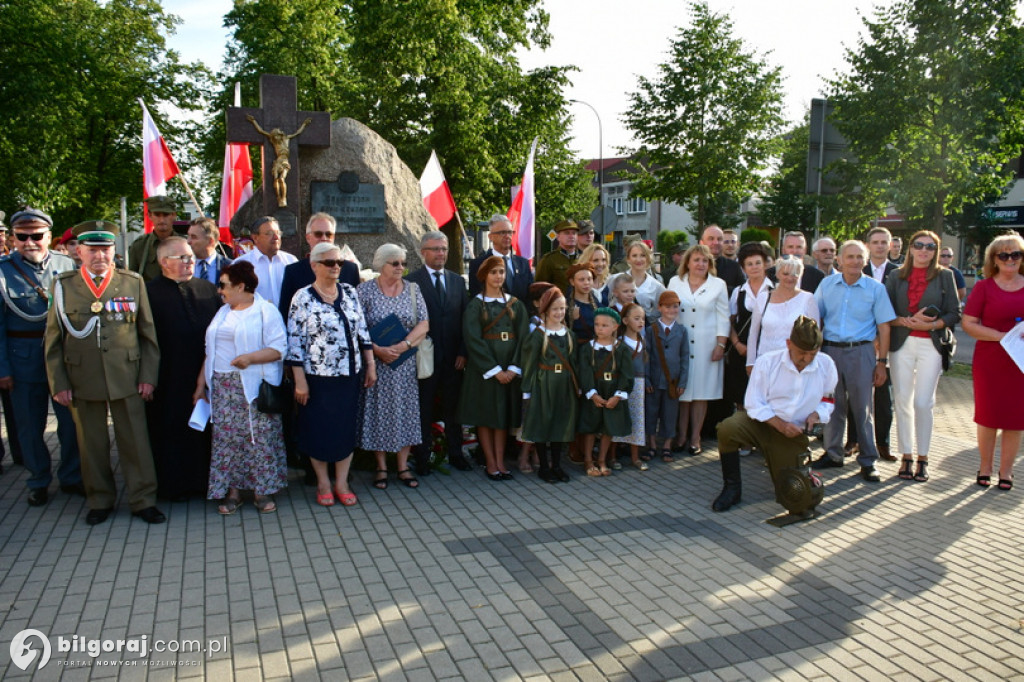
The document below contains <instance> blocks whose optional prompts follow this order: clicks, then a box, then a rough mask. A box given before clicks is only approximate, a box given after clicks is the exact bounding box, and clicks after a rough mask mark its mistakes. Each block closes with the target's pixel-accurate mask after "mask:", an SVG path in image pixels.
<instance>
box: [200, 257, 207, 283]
mask: <svg viewBox="0 0 1024 682" xmlns="http://www.w3.org/2000/svg"><path fill="white" fill-rule="evenodd" d="M208 267H209V266H208V264H207V263H206V261H204V260H201V261H199V279H206V273H207V268H208Z"/></svg>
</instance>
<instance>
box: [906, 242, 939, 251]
mask: <svg viewBox="0 0 1024 682" xmlns="http://www.w3.org/2000/svg"><path fill="white" fill-rule="evenodd" d="M911 246H912V247H914V248H915V249H917V250H918V251H921V250H924V251H935V250H936V249H938V248H939V245H938V244H932V243H931V242H927V243H926V242H914V243H913V244H911Z"/></svg>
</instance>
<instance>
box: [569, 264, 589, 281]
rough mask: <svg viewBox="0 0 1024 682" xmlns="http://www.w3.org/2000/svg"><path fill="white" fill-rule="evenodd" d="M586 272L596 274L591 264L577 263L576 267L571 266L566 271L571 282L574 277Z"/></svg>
mask: <svg viewBox="0 0 1024 682" xmlns="http://www.w3.org/2000/svg"><path fill="white" fill-rule="evenodd" d="M584 270H586V271H587V272H589V273H590V274H591V275H593V274H594V266H593V265H591V264H590V263H576V264H575V265H570V266H569V269H568V270H566V271H565V278H566V279H567V280H569V281H570V282H571V281H572V278H573V277H575V276H576V275H577V274H578V273H580V272H583V271H584Z"/></svg>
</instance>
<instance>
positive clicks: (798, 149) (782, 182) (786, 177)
mask: <svg viewBox="0 0 1024 682" xmlns="http://www.w3.org/2000/svg"><path fill="white" fill-rule="evenodd" d="M809 144H810V130H809V124H808V122H807V119H806V117H805V119H804V122H803V123H801V124H800V125H798V126H796V127H794V128H793V129H791V130H789V131H788V132H786V133H785V134H784V135H783V136H782V140H781V146H782V154H781V156H780V159H779V165H778V168H777V169H776V170H775V172H774V173H772V174H771V176H769V178H768V181H767V183H766V184H767V187H766V189H765V193H764V195H763V196H762V197H761V204H760V206H759V207H758V213H760V215H761V219H762V221H764V224H765V225H771V226H773V227H780V228H782V229H783V230H807V229H809V228H813V227H814V208H815V197H814V196H812V195H809V194H807V192H806V178H807V147H808V145H809Z"/></svg>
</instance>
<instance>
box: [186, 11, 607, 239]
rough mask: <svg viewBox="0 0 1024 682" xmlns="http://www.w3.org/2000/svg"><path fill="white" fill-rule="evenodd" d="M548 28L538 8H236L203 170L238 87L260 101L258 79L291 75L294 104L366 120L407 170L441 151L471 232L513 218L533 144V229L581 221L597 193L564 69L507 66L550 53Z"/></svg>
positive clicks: (218, 151)
mask: <svg viewBox="0 0 1024 682" xmlns="http://www.w3.org/2000/svg"><path fill="white" fill-rule="evenodd" d="M547 21H548V18H547V14H546V13H545V12H544V11H543V10H542V9H541V2H540V0H505V1H503V2H498V1H497V0H474V1H473V2H468V3H465V2H460V3H456V2H438V1H436V0H414V1H411V2H405V3H400V4H395V3H381V2H379V1H378V0H237V1H236V3H235V7H234V9H233V10H232V11H231V12H230V13H229V14H228V15H227V16H226V18H225V23H226V25H227V26H228V27H229V28H231V29H233V36H232V41H231V43H230V45H229V50H228V57H227V60H226V63H227V67H226V73H224V74H221V79H222V80H223V81H224V82H225V87H224V90H223V91H222V92H221V93H220V94H219V96H218V97H217V98H216V99H215V100H214V102H213V104H212V107H211V109H210V114H211V118H210V127H209V129H208V133H207V135H206V139H205V150H206V151H205V157H206V160H207V163H208V165H209V166H210V167H211V168H218V167H219V165H220V158H221V157H222V155H223V144H224V133H223V112H224V108H225V107H226V106H227V105H229V104H230V103H231V98H232V93H233V84H234V82H235V81H240V82H241V83H242V84H243V94H244V98H245V102H244V103H245V104H247V105H256V104H257V93H258V80H259V75H260V74H261V73H279V74H293V75H295V76H297V77H298V90H299V106H300V107H302V108H304V109H312V110H321V111H328V112H330V113H331V114H332V116H333V117H335V118H337V117H342V116H349V117H352V118H355V119H357V120H359V121H361V122H363V123H365V124H366V125H368V126H370V127H371V128H373V129H374V130H375V131H376V132H377V133H379V134H380V135H382V136H383V137H384V138H385V139H387V140H388V141H389V142H391V143H392V144H394V145H395V147H396V148H397V150H398V153H399V155H400V156H401V158H402V159H403V160H404V161H405V162H406V163H407V164H408V165H409V166H410V168H412V169H413V171H414V172H417V173H418V172H419V170H420V169H421V168H422V167H423V166H424V165H425V164H426V161H427V159H428V158H429V156H430V152H431V150H432V149H434V150H436V151H437V153H438V157H439V158H440V160H441V164H442V166H443V167H444V170H445V175H446V176H447V178H448V182H449V186H450V187H451V189H452V193H453V194H454V196H455V199H456V202H457V204H458V205H459V207H460V210H461V211H462V214H463V218H464V219H465V220H466V221H467V222H470V221H473V220H476V219H478V218H482V217H487V216H489V215H490V214H491V213H494V212H496V211H502V212H503V211H505V210H506V209H507V207H508V205H509V203H510V197H509V187H510V186H511V185H513V184H518V183H519V181H520V178H521V176H522V173H523V166H524V165H525V163H526V156H527V154H528V153H529V149H530V144H531V142H532V141H533V138H534V137H535V136H539V137H540V144H539V145H538V152H537V159H536V164H535V166H536V186H537V196H538V208H537V213H538V224H540V225H544V226H551V225H553V224H554V223H555V222H557V221H558V220H559V219H560V218H561V217H563V216H565V215H572V216H578V215H580V213H581V209H583V208H585V213H584V214H586V213H589V210H590V207H591V206H593V205H596V203H597V201H596V194H595V193H594V192H593V190H592V189H591V187H590V179H589V177H588V175H587V174H586V173H585V172H584V171H583V165H582V163H580V162H579V161H577V159H576V157H575V154H574V153H573V152H572V151H571V150H570V149H569V147H568V141H567V138H566V136H565V130H566V128H567V113H566V110H567V107H566V101H565V99H564V97H563V95H562V90H563V88H564V87H565V86H566V85H567V84H568V73H569V72H570V71H571V70H572V67H553V66H552V67H546V68H540V69H536V70H532V71H524V70H523V69H522V68H521V67H520V65H519V62H518V59H517V58H516V56H515V53H516V50H517V49H520V48H524V47H530V46H542V47H543V46H546V45H547V44H548V42H549V40H550V37H549V35H548V32H547Z"/></svg>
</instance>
